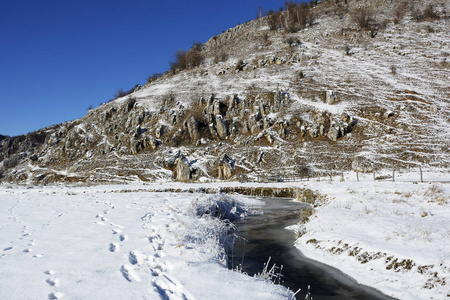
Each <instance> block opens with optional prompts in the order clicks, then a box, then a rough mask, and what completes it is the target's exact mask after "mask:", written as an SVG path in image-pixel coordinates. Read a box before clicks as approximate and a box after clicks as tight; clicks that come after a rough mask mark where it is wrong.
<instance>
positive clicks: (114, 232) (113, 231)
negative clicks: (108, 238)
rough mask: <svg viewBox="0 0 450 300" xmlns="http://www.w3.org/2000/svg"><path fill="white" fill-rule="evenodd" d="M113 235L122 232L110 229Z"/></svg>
mask: <svg viewBox="0 0 450 300" xmlns="http://www.w3.org/2000/svg"><path fill="white" fill-rule="evenodd" d="M111 230H112V233H113V234H119V233H121V232H122V230H120V229H111Z"/></svg>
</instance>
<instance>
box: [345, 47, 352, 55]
mask: <svg viewBox="0 0 450 300" xmlns="http://www.w3.org/2000/svg"><path fill="white" fill-rule="evenodd" d="M344 50H345V54H346V55H351V54H352V53H351V50H352V48H351V47H350V46H349V45H345V47H344Z"/></svg>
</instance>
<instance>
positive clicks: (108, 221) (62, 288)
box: [0, 172, 450, 299]
mask: <svg viewBox="0 0 450 300" xmlns="http://www.w3.org/2000/svg"><path fill="white" fill-rule="evenodd" d="M424 178H425V179H426V180H431V181H433V182H431V183H430V182H423V183H421V182H417V181H418V179H420V177H418V174H416V173H409V174H408V173H403V174H396V177H395V182H392V181H391V180H389V181H388V180H386V181H376V182H374V181H373V177H372V175H362V174H360V176H359V182H358V181H356V176H355V174H354V173H346V174H345V180H344V181H342V179H341V178H340V176H339V177H334V178H333V181H332V182H329V179H328V178H326V179H325V178H321V180H320V181H319V180H318V179H312V180H310V181H304V182H295V183H294V182H290V183H265V184H264V183H238V182H215V183H193V184H180V183H146V184H137V183H136V184H130V185H115V186H114V185H110V186H95V187H64V186H53V187H32V188H26V187H17V186H13V187H8V186H5V185H3V186H0V232H1V235H0V278H2V280H1V281H0V299H14V298H21V299H37V298H39V299H46V298H48V299H57V298H62V297H64V298H67V299H77V298H78V299H104V298H111V299H124V298H128V299H136V298H143V299H159V298H161V299H288V298H289V297H290V296H291V295H292V293H289V292H288V291H287V290H286V289H284V288H283V287H281V286H277V285H274V284H272V283H268V282H265V281H262V280H260V279H256V278H253V277H249V276H246V275H244V274H241V273H238V272H233V271H230V270H228V269H227V268H226V266H225V265H226V264H225V261H224V259H223V258H224V252H223V251H224V250H223V247H222V246H221V244H220V242H219V241H218V240H219V239H218V237H217V236H218V234H220V233H221V232H222V231H221V230H223V226H224V225H223V223H221V222H219V221H218V220H217V219H212V218H200V217H198V216H196V213H195V212H196V210H197V207H198V205H197V204H198V203H205V201H209V199H212V198H214V197H218V196H214V195H204V194H190V193H151V192H148V191H149V190H152V189H170V188H173V189H182V190H183V189H186V190H187V189H190V188H200V187H203V188H209V187H220V186H250V187H251V186H266V187H267V186H274V187H300V188H310V189H313V190H316V191H319V192H320V193H321V194H322V195H325V196H326V198H324V199H322V200H321V203H320V205H319V206H317V207H316V208H315V210H314V214H313V215H312V216H311V217H310V218H309V222H307V223H306V224H300V225H298V226H294V228H292V229H293V230H297V231H298V232H299V239H298V240H297V244H296V245H297V247H298V248H299V250H300V251H301V252H303V254H304V255H306V256H307V257H310V258H312V259H314V260H318V261H321V262H323V263H326V264H329V265H332V266H334V267H336V268H338V269H340V270H342V271H343V272H344V273H347V274H349V275H350V276H351V277H353V278H354V279H355V280H357V281H358V282H359V283H362V284H365V285H368V286H372V287H375V288H377V289H379V290H381V291H382V292H383V293H385V294H387V295H390V296H393V297H396V298H398V299H446V298H449V297H450V288H449V286H450V251H449V249H450V242H449V240H450V225H449V224H450V222H449V220H450V196H449V195H450V184H449V182H450V174H448V173H445V172H444V173H438V172H435V173H426V174H424ZM133 191H134V192H133ZM211 197H212V198H211ZM238 199H239V200H240V201H243V202H244V203H246V204H247V205H255V204H258V202H259V201H258V200H256V199H252V198H248V197H243V196H238ZM196 203H197V204H196Z"/></svg>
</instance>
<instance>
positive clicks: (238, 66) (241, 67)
mask: <svg viewBox="0 0 450 300" xmlns="http://www.w3.org/2000/svg"><path fill="white" fill-rule="evenodd" d="M245 66H246V63H245V62H244V61H243V60H242V59H240V60H239V61H238V62H237V63H236V66H235V69H236V70H237V71H243V70H244V67H245Z"/></svg>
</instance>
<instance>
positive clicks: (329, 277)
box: [230, 198, 392, 300]
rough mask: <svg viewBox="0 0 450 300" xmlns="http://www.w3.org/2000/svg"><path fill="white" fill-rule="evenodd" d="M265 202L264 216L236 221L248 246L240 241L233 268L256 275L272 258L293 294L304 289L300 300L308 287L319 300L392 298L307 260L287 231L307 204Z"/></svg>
mask: <svg viewBox="0 0 450 300" xmlns="http://www.w3.org/2000/svg"><path fill="white" fill-rule="evenodd" d="M262 200H263V201H264V202H265V203H266V205H265V206H263V207H262V208H261V210H262V211H263V212H264V213H263V214H255V215H251V216H249V217H248V218H246V219H245V220H238V221H235V222H234V223H235V225H236V226H237V227H238V229H239V231H240V235H241V236H242V237H244V238H245V239H246V240H247V241H248V243H245V246H244V242H240V241H237V242H236V244H235V247H234V254H233V261H232V264H233V267H236V265H239V264H241V263H242V262H243V266H242V271H243V272H246V273H248V274H249V275H250V276H253V275H254V274H256V273H258V272H261V270H262V269H263V266H264V263H265V262H267V260H268V258H269V257H271V261H270V267H271V266H272V265H273V264H276V265H277V266H278V267H279V266H281V265H282V266H283V269H282V272H281V273H282V275H283V277H282V284H283V285H284V286H286V287H289V288H290V289H291V290H293V291H297V290H298V289H299V288H301V292H299V293H298V294H297V299H304V297H305V295H306V291H307V290H308V285H310V286H311V294H312V296H313V298H314V299H315V300H322V299H348V300H349V299H374V300H375V299H376V300H381V299H392V298H390V297H387V296H386V295H384V294H382V293H381V292H379V291H377V290H375V289H372V288H370V287H366V286H362V285H359V284H357V283H356V282H355V281H354V280H353V279H352V278H350V277H349V276H347V275H345V274H343V273H342V272H340V271H339V270H337V269H334V268H332V267H329V266H327V265H324V264H321V263H319V262H316V261H312V260H310V259H308V258H306V257H304V256H303V255H302V254H301V253H300V251H298V250H297V249H296V248H295V247H294V240H295V234H294V233H293V232H291V231H289V230H286V229H285V228H286V227H287V226H290V225H293V224H296V223H297V222H298V220H299V214H300V212H301V210H302V208H304V207H306V204H302V203H298V202H294V201H290V200H289V199H281V198H265V199H262ZM243 256H244V257H243ZM230 267H231V266H230Z"/></svg>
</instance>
